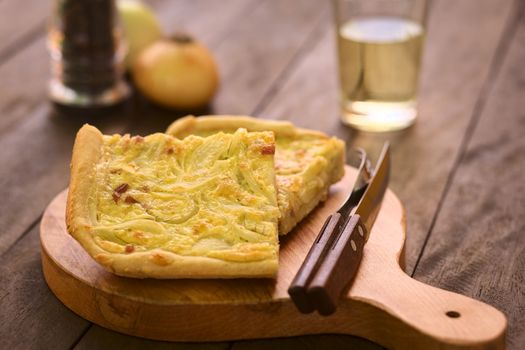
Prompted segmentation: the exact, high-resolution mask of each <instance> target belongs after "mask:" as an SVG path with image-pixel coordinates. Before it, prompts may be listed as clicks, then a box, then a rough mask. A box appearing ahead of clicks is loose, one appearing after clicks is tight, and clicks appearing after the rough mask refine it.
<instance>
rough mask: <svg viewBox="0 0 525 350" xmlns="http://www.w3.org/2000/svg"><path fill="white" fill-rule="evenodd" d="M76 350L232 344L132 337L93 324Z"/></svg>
mask: <svg viewBox="0 0 525 350" xmlns="http://www.w3.org/2000/svg"><path fill="white" fill-rule="evenodd" d="M73 349H75V350H92V349H97V350H106V349H107V350H114V349H126V350H135V349H136V350H142V349H148V350H187V349H191V350H229V349H230V344H229V343H226V342H214V343H200V344H195V343H183V342H179V343H173V342H164V341H157V340H147V339H143V338H137V337H130V336H128V335H124V334H120V333H116V332H113V331H110V330H109V329H105V328H102V327H99V326H96V325H95V326H93V327H92V328H91V329H90V330H89V332H88V334H87V335H86V336H85V337H83V338H82V339H81V340H80V341H79V342H78V344H76V345H75V347H74V348H73Z"/></svg>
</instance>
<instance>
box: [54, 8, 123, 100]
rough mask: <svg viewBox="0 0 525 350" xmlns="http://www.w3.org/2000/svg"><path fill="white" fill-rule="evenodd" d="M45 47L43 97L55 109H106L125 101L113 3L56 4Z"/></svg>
mask: <svg viewBox="0 0 525 350" xmlns="http://www.w3.org/2000/svg"><path fill="white" fill-rule="evenodd" d="M48 48H49V52H50V55H51V74H52V76H51V81H50V83H49V94H50V98H51V100H52V101H53V102H55V103H56V104H58V105H59V106H60V105H62V106H67V107H80V108H98V107H109V106H113V105H116V104H118V103H120V102H122V101H123V100H124V99H125V98H127V97H128V96H129V92H130V89H129V86H128V85H127V83H126V82H125V80H124V58H125V55H126V51H127V50H126V46H125V44H124V41H123V38H122V31H121V28H120V24H119V21H118V16H117V12H116V7H115V1H114V0H56V1H55V9H54V15H53V18H52V21H51V25H50V28H49V34H48Z"/></svg>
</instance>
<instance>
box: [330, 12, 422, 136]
mask: <svg viewBox="0 0 525 350" xmlns="http://www.w3.org/2000/svg"><path fill="white" fill-rule="evenodd" d="M338 45H339V65H340V67H339V71H340V75H341V77H340V78H341V94H342V101H343V111H344V116H343V121H344V122H346V123H348V124H350V125H353V126H355V127H357V128H359V129H364V130H372V131H386V130H396V129H401V128H404V127H406V126H408V125H410V124H412V123H413V121H414V120H415V117H416V109H415V98H416V92H417V82H418V74H419V68H420V59H421V51H422V45H423V28H422V26H421V25H420V24H419V23H417V22H413V21H410V20H407V19H404V18H399V17H367V18H361V19H352V20H350V21H348V22H346V23H344V24H343V25H342V26H341V27H340V28H339V31H338Z"/></svg>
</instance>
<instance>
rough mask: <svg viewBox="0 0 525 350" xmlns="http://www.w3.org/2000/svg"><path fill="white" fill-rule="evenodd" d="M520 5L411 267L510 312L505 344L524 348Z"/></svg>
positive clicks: (524, 106)
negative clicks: (431, 227) (456, 164)
mask: <svg viewBox="0 0 525 350" xmlns="http://www.w3.org/2000/svg"><path fill="white" fill-rule="evenodd" d="M522 6H523V3H522ZM521 11H522V12H521V18H518V21H519V22H517V24H516V26H515V27H517V28H515V30H514V31H513V32H514V33H513V38H512V41H511V44H510V49H509V52H508V55H507V56H506V58H505V61H504V63H503V66H502V69H501V71H500V74H499V75H498V77H497V80H496V82H495V85H494V87H493V89H491V93H490V95H489V96H488V98H487V100H486V104H485V107H484V108H483V111H482V112H481V114H480V116H479V118H480V120H479V123H478V125H477V127H476V128H475V130H474V132H473V134H472V138H471V140H470V142H469V143H468V146H467V148H466V150H465V153H464V155H463V157H462V161H461V163H460V166H459V168H458V169H457V171H456V173H455V174H454V178H453V182H452V185H451V187H450V189H449V191H448V193H447V197H446V200H445V201H444V204H443V208H442V210H441V212H440V213H439V217H438V220H437V222H436V226H435V228H434V230H433V231H432V235H431V237H430V240H429V242H428V245H427V248H426V250H425V251H424V254H423V256H422V259H421V264H420V265H419V267H418V269H417V270H416V274H415V276H416V277H417V278H418V279H421V280H423V281H426V282H428V283H430V284H432V285H437V286H442V287H443V288H446V289H449V290H452V291H455V292H458V293H462V294H465V295H469V296H471V297H473V298H476V299H479V300H483V301H485V302H487V303H489V304H491V305H494V306H495V307H497V308H499V309H500V310H502V311H503V312H504V313H505V314H506V315H507V317H508V318H509V325H510V327H509V331H508V337H507V340H508V347H509V349H523V348H525V333H524V328H525V327H524V325H525V217H524V216H523V213H524V212H525V177H524V173H523V172H524V170H525V141H524V140H525V139H524V135H525V100H524V98H523V97H524V96H525V95H524V93H523V92H524V91H525V71H524V70H523V62H525V46H524V45H523V43H524V42H525V17H524V13H523V7H522V8H521ZM517 92H521V94H520V93H517Z"/></svg>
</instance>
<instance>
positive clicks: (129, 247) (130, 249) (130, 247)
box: [124, 244, 135, 253]
mask: <svg viewBox="0 0 525 350" xmlns="http://www.w3.org/2000/svg"><path fill="white" fill-rule="evenodd" d="M124 250H125V251H126V253H133V252H134V251H135V247H134V246H133V245H132V244H126V248H124Z"/></svg>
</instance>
